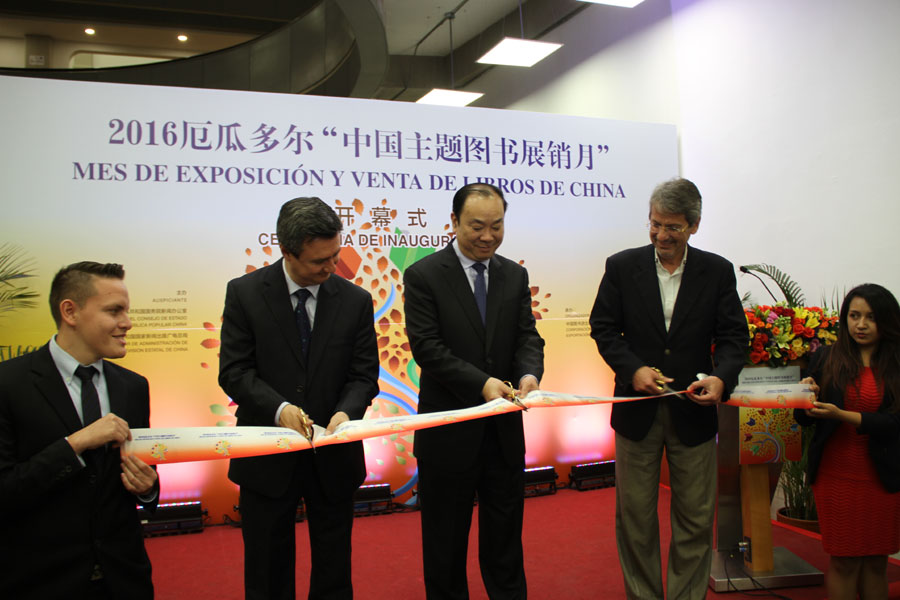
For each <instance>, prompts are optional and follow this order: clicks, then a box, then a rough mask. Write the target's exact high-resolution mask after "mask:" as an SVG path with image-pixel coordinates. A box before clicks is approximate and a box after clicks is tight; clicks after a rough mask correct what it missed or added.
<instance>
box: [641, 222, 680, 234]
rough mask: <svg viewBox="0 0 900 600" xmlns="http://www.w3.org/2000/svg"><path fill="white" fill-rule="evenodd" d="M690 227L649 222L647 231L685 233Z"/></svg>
mask: <svg viewBox="0 0 900 600" xmlns="http://www.w3.org/2000/svg"><path fill="white" fill-rule="evenodd" d="M688 227H690V225H663V224H662V223H657V222H656V221H648V222H647V229H649V230H650V231H659V230H660V229H665V230H666V233H684V232H685V231H687V230H688Z"/></svg>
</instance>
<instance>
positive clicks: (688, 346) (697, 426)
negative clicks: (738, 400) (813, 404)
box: [590, 245, 749, 446]
mask: <svg viewBox="0 0 900 600" xmlns="http://www.w3.org/2000/svg"><path fill="white" fill-rule="evenodd" d="M654 252H655V250H654V248H653V246H652V245H649V246H644V247H642V248H632V249H630V250H625V251H623V252H619V253H618V254H614V255H613V256H610V257H609V259H607V261H606V273H605V274H604V275H603V279H602V281H601V282H600V288H599V290H598V291H597V299H596V300H595V302H594V307H593V310H592V311H591V318H590V324H591V337H593V338H594V340H595V341H596V342H597V348H598V349H599V350H600V354H601V356H603V360H605V361H606V364H608V365H609V366H610V367H611V368H612V370H613V371H615V374H616V385H615V395H616V396H642V395H644V394H639V393H637V392H636V391H635V390H634V388H633V387H632V385H631V379H632V376H633V375H634V373H635V371H637V370H638V369H639V368H640V367H642V366H649V367H657V368H658V369H660V370H661V371H662V372H663V373H664V374H665V375H667V376H668V377H672V378H674V379H675V381H674V383H672V384H670V385H671V387H672V388H673V389H676V390H683V389H686V388H687V387H688V385H690V384H691V383H692V382H693V381H695V380H696V375H697V373H706V374H708V375H715V376H717V377H719V378H720V379H722V381H724V382H725V388H726V390H725V395H724V396H723V398H727V397H728V395H729V394H730V393H731V390H732V389H733V388H734V385H735V384H736V383H737V378H738V375H739V374H740V372H741V369H742V368H743V364H744V353H745V350H746V347H747V344H748V342H749V333H748V329H747V321H746V317H745V316H744V311H743V309H742V308H741V301H740V298H739V297H738V293H737V288H736V283H735V278H734V267H733V266H732V265H731V263H730V262H728V261H727V260H725V259H724V258H722V257H721V256H718V255H716V254H712V253H710V252H704V251H703V250H698V249H696V248H693V247H691V248H689V249H688V251H687V252H688V255H687V263H686V264H685V268H684V274H683V275H682V279H681V287H680V288H679V290H678V297H677V298H676V300H675V309H674V312H673V314H672V322H671V325H670V327H669V330H668V332H667V331H666V325H665V319H664V317H663V308H662V299H661V298H660V292H659V279H658V277H657V274H656V262H655V255H654ZM713 344H715V351H714V352H713V351H712V347H713ZM665 402H668V403H669V405H670V407H671V408H672V420H673V423H674V427H675V432H676V434H677V435H678V438H679V439H680V440H681V441H682V442H683V443H684V444H686V445H688V446H696V445H698V444H701V443H703V442H705V441H707V440H709V439H710V438H712V437H713V436H714V435H715V434H716V431H717V430H718V421H717V416H716V415H717V413H716V407H714V406H709V407H704V406H700V405H699V404H696V403H694V402H692V401H690V400H688V399H680V398H675V397H669V398H666V400H665ZM658 403H659V400H656V399H651V400H640V401H635V402H626V403H621V404H615V405H613V409H612V418H611V420H610V424H611V425H612V427H613V429H615V430H616V432H618V433H620V434H622V435H624V436H625V437H626V438H628V439H630V440H636V441H638V440H642V439H643V438H644V436H646V435H647V432H648V431H649V430H650V426H651V425H652V424H653V420H654V418H655V416H656V409H657V405H658Z"/></svg>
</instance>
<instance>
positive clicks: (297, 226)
mask: <svg viewBox="0 0 900 600" xmlns="http://www.w3.org/2000/svg"><path fill="white" fill-rule="evenodd" d="M343 228H344V225H343V224H342V223H341V220H340V218H338V216H337V214H336V213H335V212H334V210H333V209H332V208H331V207H330V206H328V205H327V204H325V203H324V202H322V199H321V198H294V199H293V200H288V201H287V202H285V203H284V204H283V205H282V206H281V211H280V212H279V213H278V224H277V225H276V227H275V232H276V235H278V243H279V244H281V247H282V248H283V249H284V251H285V252H289V253H290V254H292V255H293V256H300V252H302V251H303V244H305V243H306V242H307V241H308V240H313V239H317V238H325V239H331V238H333V237H334V236H336V235H337V234H338V233H340V232H341V230H342V229H343Z"/></svg>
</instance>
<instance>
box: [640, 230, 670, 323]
mask: <svg viewBox="0 0 900 600" xmlns="http://www.w3.org/2000/svg"><path fill="white" fill-rule="evenodd" d="M647 249H648V251H647V252H646V253H645V254H644V255H642V256H641V258H640V261H639V263H638V264H637V265H635V269H634V273H633V277H634V283H635V286H636V288H637V290H638V292H639V294H640V296H641V299H642V300H643V301H644V304H645V306H646V308H647V315H648V316H649V318H650V322H651V323H652V324H653V327H654V328H655V329H656V331H657V333H659V335H660V336H661V337H663V338H665V336H666V318H665V316H663V307H662V297H661V296H660V293H659V276H658V275H657V274H656V258H655V256H654V252H655V249H654V248H653V246H647Z"/></svg>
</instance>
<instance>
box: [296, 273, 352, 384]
mask: <svg viewBox="0 0 900 600" xmlns="http://www.w3.org/2000/svg"><path fill="white" fill-rule="evenodd" d="M335 277H338V275H332V276H331V277H329V278H328V279H326V280H325V283H323V284H322V285H320V286H319V294H318V296H317V297H316V318H315V321H314V322H313V330H312V338H311V339H310V342H309V369H308V370H309V372H311V373H312V372H315V370H316V367H317V366H318V364H319V361H320V360H321V358H322V355H323V354H324V351H325V344H327V343H328V338H329V337H330V336H331V332H332V331H333V330H334V320H335V319H336V318H337V315H338V314H340V312H341V294H340V288H339V287H338V285H337V284H336V283H335V281H334V278H335ZM295 329H296V327H295ZM297 340H298V343H299V340H300V336H299V334H298V336H297Z"/></svg>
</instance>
